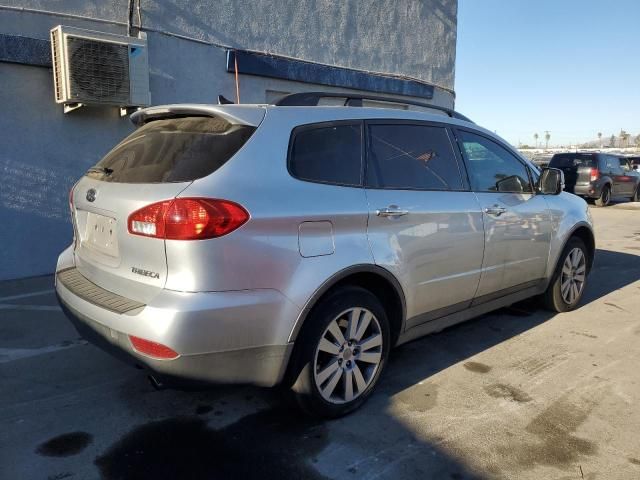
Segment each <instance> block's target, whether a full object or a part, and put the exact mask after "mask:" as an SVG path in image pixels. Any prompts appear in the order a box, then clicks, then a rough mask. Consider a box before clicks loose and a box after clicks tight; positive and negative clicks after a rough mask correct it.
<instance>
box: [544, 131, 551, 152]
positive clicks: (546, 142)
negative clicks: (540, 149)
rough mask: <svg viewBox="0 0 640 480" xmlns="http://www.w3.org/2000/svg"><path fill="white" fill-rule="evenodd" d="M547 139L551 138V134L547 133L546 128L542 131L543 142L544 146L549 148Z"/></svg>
mask: <svg viewBox="0 0 640 480" xmlns="http://www.w3.org/2000/svg"><path fill="white" fill-rule="evenodd" d="M549 140H551V134H550V133H549V130H547V131H546V132H544V142H545V147H544V148H549Z"/></svg>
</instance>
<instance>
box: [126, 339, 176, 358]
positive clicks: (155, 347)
mask: <svg viewBox="0 0 640 480" xmlns="http://www.w3.org/2000/svg"><path fill="white" fill-rule="evenodd" d="M129 340H130V341H131V345H132V346H133V348H134V350H135V351H136V352H140V353H143V354H145V355H147V356H149V357H152V358H157V359H158V360H173V359H175V358H178V357H179V356H180V355H179V354H178V352H175V351H174V350H171V349H170V348H169V347H167V346H166V345H162V344H161V343H156V342H152V341H151V340H145V339H144V338H140V337H134V336H133V335H129Z"/></svg>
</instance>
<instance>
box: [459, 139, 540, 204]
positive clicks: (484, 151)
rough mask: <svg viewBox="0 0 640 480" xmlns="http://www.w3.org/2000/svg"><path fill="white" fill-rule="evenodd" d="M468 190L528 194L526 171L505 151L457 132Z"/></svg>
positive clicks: (482, 140) (487, 141)
mask: <svg viewBox="0 0 640 480" xmlns="http://www.w3.org/2000/svg"><path fill="white" fill-rule="evenodd" d="M460 139H461V141H462V146H463V148H464V152H465V156H466V157H467V160H468V166H469V177H470V180H471V187H472V188H473V189H474V190H476V191H480V192H512V193H525V192H531V191H532V190H533V189H532V188H531V183H530V182H529V175H528V174H527V168H526V167H525V166H524V165H523V164H522V162H520V160H518V159H517V158H516V157H515V156H514V155H513V154H511V153H510V152H509V151H508V150H506V149H505V148H503V147H501V146H500V145H498V144H497V143H495V142H493V141H491V140H489V139H488V138H485V137H482V136H480V135H476V134H474V133H470V132H465V131H460Z"/></svg>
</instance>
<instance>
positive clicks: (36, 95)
mask: <svg viewBox="0 0 640 480" xmlns="http://www.w3.org/2000/svg"><path fill="white" fill-rule="evenodd" d="M191 3H194V2H191ZM329 3H330V2H311V1H310V0H304V1H302V2H295V1H291V2H275V1H273V2H271V1H266V0H263V1H259V2H246V5H244V7H242V6H241V5H242V3H241V2H238V3H235V2H230V1H223V2H213V1H209V2H199V4H201V5H208V7H206V8H205V7H201V8H202V9H203V10H201V11H200V10H198V8H196V7H187V5H190V3H189V2H186V1H185V2H179V1H173V2H153V3H151V2H148V1H145V0H143V1H142V8H143V25H149V26H150V28H151V31H149V32H148V44H149V66H150V88H151V98H152V103H153V104H161V103H177V102H198V103H213V102H215V101H216V98H217V95H218V94H223V95H225V96H227V97H228V98H233V97H234V92H235V86H234V79H233V75H231V74H229V73H227V72H226V70H225V58H226V53H225V50H224V49H223V48H220V47H216V46H214V45H210V44H203V43H197V42H194V41H190V40H188V39H180V38H176V37H175V36H170V35H167V34H164V33H159V32H157V31H154V30H158V31H160V30H163V31H164V30H168V31H171V32H173V33H178V34H181V35H186V36H190V37H191V36H193V37H196V38H199V39H201V40H207V41H211V42H216V43H223V44H225V45H230V46H234V47H237V48H245V49H256V50H268V51H270V52H272V53H279V54H282V55H290V56H294V57H301V58H303V59H305V60H309V61H316V62H322V63H328V64H337V65H342V66H349V67H356V68H364V69H371V70H376V71H384V72H388V73H401V74H406V75H410V76H415V77H419V78H422V79H427V77H426V76H425V75H427V76H428V75H431V73H427V72H429V71H430V70H429V68H431V67H427V66H425V65H427V64H430V63H432V64H433V68H434V69H435V70H442V76H441V77H438V78H440V79H441V80H442V82H444V83H446V82H449V84H452V82H453V74H454V72H453V57H454V56H455V11H456V1H455V0H452V1H446V2H445V1H444V0H443V1H442V2H441V1H436V0H433V1H415V2H408V1H402V2H387V1H381V2H379V4H380V5H381V7H380V9H379V10H378V11H379V15H382V13H381V12H382V6H383V5H384V6H386V8H387V9H388V10H390V11H391V13H390V14H389V15H388V17H385V18H386V20H385V21H387V22H391V19H396V20H397V19H401V18H403V16H406V15H409V13H410V12H411V11H413V10H415V9H418V10H420V9H423V10H424V9H425V8H427V7H428V6H429V5H438V6H439V7H438V8H440V10H439V11H441V12H449V14H448V15H449V16H445V18H446V19H447V20H446V22H447V23H446V24H445V22H443V23H442V27H441V29H442V30H441V31H444V32H445V33H444V34H442V35H435V34H434V35H435V37H437V39H436V40H434V42H433V43H429V42H427V43H425V44H423V45H422V47H421V48H420V49H417V48H413V49H406V48H405V47H407V44H408V43H411V42H416V40H415V39H416V37H415V35H414V32H413V31H412V30H413V29H414V25H415V24H411V28H409V29H402V30H404V33H403V34H400V33H395V32H396V30H398V28H396V29H395V30H394V32H393V33H392V34H390V35H388V36H385V35H382V33H380V30H383V29H381V28H378V29H377V30H376V32H372V31H366V28H365V25H364V21H363V20H361V19H357V18H352V19H351V20H349V21H346V20H345V18H350V17H351V16H353V15H359V13H355V14H353V13H350V12H352V11H354V10H350V9H354V8H356V9H358V8H365V6H366V4H367V3H368V2H346V3H348V4H349V5H355V4H356V3H362V5H364V6H360V7H353V6H351V7H335V9H337V10H335V9H334V11H330V9H328V8H329V7H328V5H329ZM338 3H339V2H336V5H337V4H338ZM443 3H444V4H445V5H446V7H444V6H442V5H441V4H443ZM214 4H215V5H219V6H218V8H217V9H216V8H214V7H213V5H214ZM286 4H288V5H289V8H284V7H283V6H281V5H286ZM371 4H373V2H371ZM1 5H5V6H6V5H13V6H19V7H24V8H25V9H40V10H47V11H55V12H60V13H64V14H69V15H73V17H70V16H60V15H56V14H51V13H43V12H40V13H37V12H33V11H29V10H23V11H20V10H15V9H6V8H5V9H3V8H2V7H1ZM159 5H163V6H162V7H160V6H159ZM298 5H306V6H307V7H308V8H307V9H303V10H304V11H302V12H299V13H298V14H296V15H294V13H295V11H296V9H298V8H299V7H297V6H298ZM313 5H316V6H315V7H313V8H314V9H315V10H313V11H314V12H318V11H320V12H322V19H321V18H320V17H318V16H317V13H314V14H312V13H310V12H311V10H309V9H311V8H312V6H313ZM258 7H261V8H262V9H263V10H264V11H269V12H270V13H269V14H268V15H267V14H265V13H264V12H262V13H261V12H260V11H259V9H258ZM369 8H371V6H370V7H369ZM318 9H319V10H318ZM283 10H286V12H283ZM338 11H339V12H338ZM358 11H360V10H358ZM277 12H280V13H281V15H280V14H276V13H277ZM284 13H286V15H285V14H284ZM305 15H306V16H305ZM360 15H361V13H360ZM432 15H435V13H434V14H431V13H430V14H429V15H427V17H428V18H431V16H432ZM440 15H444V14H442V13H440ZM126 16H127V1H126V0H119V1H113V0H106V1H95V0H92V1H88V0H87V1H84V0H65V1H64V2H59V1H53V0H42V1H34V0H30V1H21V2H17V1H11V0H9V1H7V0H4V1H1V0H0V33H1V34H7V35H20V36H26V37H32V38H40V39H48V32H49V30H50V29H51V28H52V27H53V26H55V25H58V24H64V25H69V26H76V27H80V28H88V29H93V30H100V31H105V32H112V33H120V34H124V33H125V32H126ZM80 17H92V18H94V19H102V20H107V21H108V22H104V21H95V20H92V19H91V18H80ZM234 17H236V18H237V17H242V20H241V21H238V22H235V23H234V22H232V21H231V20H230V19H231V18H234ZM298 17H300V18H304V19H306V20H305V22H306V23H305V22H302V23H301V22H297V21H294V19H295V18H298ZM312 17H313V18H312ZM327 17H328V18H327ZM251 18H253V19H254V20H253V21H252V20H250V19H251ZM371 18H377V19H376V20H375V21H373V20H372V21H371V30H374V26H373V24H374V23H376V22H379V21H380V18H379V17H375V16H373V17H371ZM425 18H426V17H425ZM423 20H424V19H423ZM394 21H395V20H394ZM398 21H400V20H398ZM425 21H426V22H427V24H428V21H427V20H425ZM429 21H430V20H429ZM113 22H115V23H113ZM278 22H279V23H278ZM288 22H293V24H292V25H291V26H289V25H288ZM296 22H297V23H296ZM322 22H325V23H324V26H322ZM307 23H308V25H307ZM383 24H384V25H388V26H389V25H390V23H386V24H385V23H384V22H380V23H379V25H383ZM451 24H453V30H451ZM446 25H448V26H446ZM376 26H378V24H377V23H376ZM389 28H390V27H389ZM434 31H435V30H434ZM261 32H262V34H261ZM432 33H433V32H432ZM432 33H430V35H431V34H432ZM401 37H406V38H405V39H404V40H403V39H402V38H401ZM450 37H452V40H451V39H450ZM423 38H426V37H423ZM410 40H411V42H410ZM394 42H395V43H394ZM398 42H400V43H403V44H404V45H405V46H404V47H401V46H399V45H400V43H398ZM376 43H377V47H376ZM390 45H395V47H393V48H392V47H391V46H390ZM436 45H439V47H438V48H437V49H436V48H435V46H436ZM394 48H396V49H397V50H394ZM417 50H419V52H418V51H417ZM442 50H446V55H445V54H443V53H442ZM367 52H368V53H367ZM383 52H388V55H387V54H383ZM429 52H431V53H429ZM383 57H384V58H383ZM431 57H432V58H431ZM442 57H448V58H450V60H447V62H444V63H443V64H442V65H441V64H439V61H440V60H439V59H441V58H442ZM430 58H431V60H430ZM377 59H380V60H379V63H378V60H377ZM385 62H386V63H385ZM421 63H422V64H423V67H424V68H422V69H420V68H419V64H421ZM446 65H448V66H446ZM418 70H422V74H421V75H417V74H416V73H415V72H417V71H418ZM435 70H434V71H435ZM447 78H448V79H449V80H446V79H447ZM429 79H431V77H429ZM436 83H438V82H436ZM318 88H319V87H318V86H314V85H310V84H305V83H299V82H292V81H287V80H279V79H270V78H263V77H256V76H241V78H240V90H241V99H242V101H243V102H244V103H251V102H265V100H271V98H269V95H274V94H275V93H273V94H270V93H269V92H300V91H309V90H316V89H318ZM320 88H321V89H323V90H326V91H332V90H334V91H345V90H346V89H344V88H339V89H338V88H331V87H326V86H322V87H320ZM53 97H54V94H53V82H52V72H51V69H50V68H42V67H35V66H28V65H20V64H14V63H3V62H0V105H2V109H3V113H2V115H0V224H1V225H2V234H1V235H0V236H1V239H2V241H1V244H2V250H1V253H0V280H3V279H8V278H17V277H23V276H31V275H39V274H46V273H51V272H52V271H53V270H54V267H55V261H56V257H57V255H58V253H59V252H60V251H61V250H62V249H63V248H65V247H66V245H68V244H69V242H70V240H71V226H70V222H69V213H68V206H67V201H68V192H69V188H70V187H71V185H73V183H74V181H75V180H76V179H78V178H79V177H80V176H82V174H83V172H84V171H85V170H86V169H87V168H88V167H89V166H91V165H93V164H95V163H96V162H97V161H98V160H99V158H100V157H101V156H102V155H104V154H105V153H106V152H107V151H108V150H109V149H110V148H111V147H112V146H113V145H115V144H116V143H117V142H118V141H119V140H120V139H122V138H123V137H124V136H125V135H127V134H128V133H129V132H130V131H131V130H132V126H131V124H130V122H129V121H128V119H126V118H120V117H119V115H118V111H117V109H115V108H95V107H85V108H83V109H80V110H77V111H74V112H72V113H70V114H66V115H65V114H63V112H62V107H61V106H60V105H57V104H56V103H55V102H54V99H53ZM433 102H434V103H436V104H440V105H445V106H452V105H453V96H452V94H451V93H450V92H448V91H446V90H442V89H436V90H435V95H434V98H433Z"/></svg>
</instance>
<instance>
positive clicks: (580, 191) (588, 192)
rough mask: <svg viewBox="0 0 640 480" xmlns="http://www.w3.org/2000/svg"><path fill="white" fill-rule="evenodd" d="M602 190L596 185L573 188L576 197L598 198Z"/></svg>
mask: <svg viewBox="0 0 640 480" xmlns="http://www.w3.org/2000/svg"><path fill="white" fill-rule="evenodd" d="M600 189H601V187H599V186H598V185H594V184H587V185H575V186H574V187H573V193H574V195H578V196H580V197H585V198H598V197H599V196H600Z"/></svg>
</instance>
